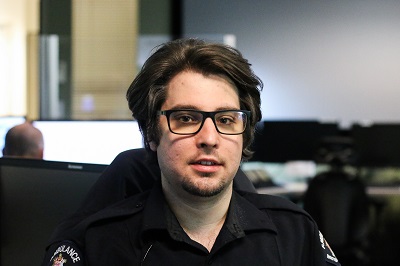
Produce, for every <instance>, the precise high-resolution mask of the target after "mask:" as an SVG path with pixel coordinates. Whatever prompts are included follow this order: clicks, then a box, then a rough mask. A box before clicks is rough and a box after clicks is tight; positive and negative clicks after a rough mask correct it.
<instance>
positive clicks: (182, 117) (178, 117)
mask: <svg viewBox="0 0 400 266" xmlns="http://www.w3.org/2000/svg"><path fill="white" fill-rule="evenodd" d="M198 116H199V115H198V114H195V113H190V112H183V111H179V112H175V113H173V114H172V115H171V117H172V119H174V120H175V121H176V122H179V123H183V124H188V123H198V122H199V121H201V119H199V117H198Z"/></svg>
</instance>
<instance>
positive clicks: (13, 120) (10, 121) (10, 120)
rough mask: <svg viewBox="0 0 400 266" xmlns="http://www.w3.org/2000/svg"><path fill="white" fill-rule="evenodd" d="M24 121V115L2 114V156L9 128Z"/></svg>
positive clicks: (0, 127) (0, 152)
mask: <svg viewBox="0 0 400 266" xmlns="http://www.w3.org/2000/svg"><path fill="white" fill-rule="evenodd" d="M24 122H25V117H23V116H0V157H2V156H3V148H4V140H5V137H6V134H7V132H8V130H9V129H10V128H12V127H13V126H16V125H19V124H22V123H24Z"/></svg>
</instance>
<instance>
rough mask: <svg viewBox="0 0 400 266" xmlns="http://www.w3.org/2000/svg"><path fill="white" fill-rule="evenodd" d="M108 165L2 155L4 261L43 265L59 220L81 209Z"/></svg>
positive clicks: (1, 259)
mask: <svg viewBox="0 0 400 266" xmlns="http://www.w3.org/2000/svg"><path fill="white" fill-rule="evenodd" d="M105 167H106V166H105V165H94V164H79V163H67V162H51V161H42V160H28V159H11V158H0V204H1V209H0V211H1V213H0V218H1V219H0V225H1V253H0V262H1V263H0V264H1V265H4V266H12V265H41V261H42V259H43V256H44V252H45V247H46V244H47V241H48V239H49V237H50V235H51V233H52V232H53V230H54V229H55V227H56V225H57V224H58V223H59V222H60V221H61V220H62V219H63V218H64V217H66V216H68V215H70V214H72V213H73V212H74V211H75V210H76V209H77V208H78V206H79V204H80V203H81V202H82V201H83V199H84V197H85V195H86V194H87V192H88V191H89V189H90V187H91V186H92V185H93V184H94V182H95V181H96V180H97V178H98V177H99V176H100V174H101V173H102V171H103V170H104V169H105Z"/></svg>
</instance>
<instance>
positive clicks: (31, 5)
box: [0, 0, 39, 116]
mask: <svg viewBox="0 0 400 266" xmlns="http://www.w3.org/2000/svg"><path fill="white" fill-rule="evenodd" d="M38 3H39V0H0V116H4V115H26V109H27V106H26V100H27V99H26V92H27V70H26V63H27V35H28V32H32V31H37V29H38V25H39V23H38V10H39V4H38Z"/></svg>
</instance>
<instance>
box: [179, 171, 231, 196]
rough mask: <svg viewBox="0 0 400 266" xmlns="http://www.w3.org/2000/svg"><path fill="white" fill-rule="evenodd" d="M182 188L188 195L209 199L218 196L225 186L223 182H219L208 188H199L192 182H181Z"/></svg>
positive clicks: (206, 176)
mask: <svg viewBox="0 0 400 266" xmlns="http://www.w3.org/2000/svg"><path fill="white" fill-rule="evenodd" d="M202 178H206V179H207V178H212V177H210V176H208V175H205V176H203V177H202ZM181 185H182V188H183V189H184V190H185V191H186V192H188V193H189V194H190V195H193V196H198V197H204V198H209V197H213V196H216V195H218V194H220V193H221V192H222V191H223V190H224V189H225V188H226V187H227V184H226V182H224V181H220V182H219V183H218V184H217V185H216V186H209V187H200V186H199V185H197V184H195V183H194V182H189V181H183V182H182V183H181Z"/></svg>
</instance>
